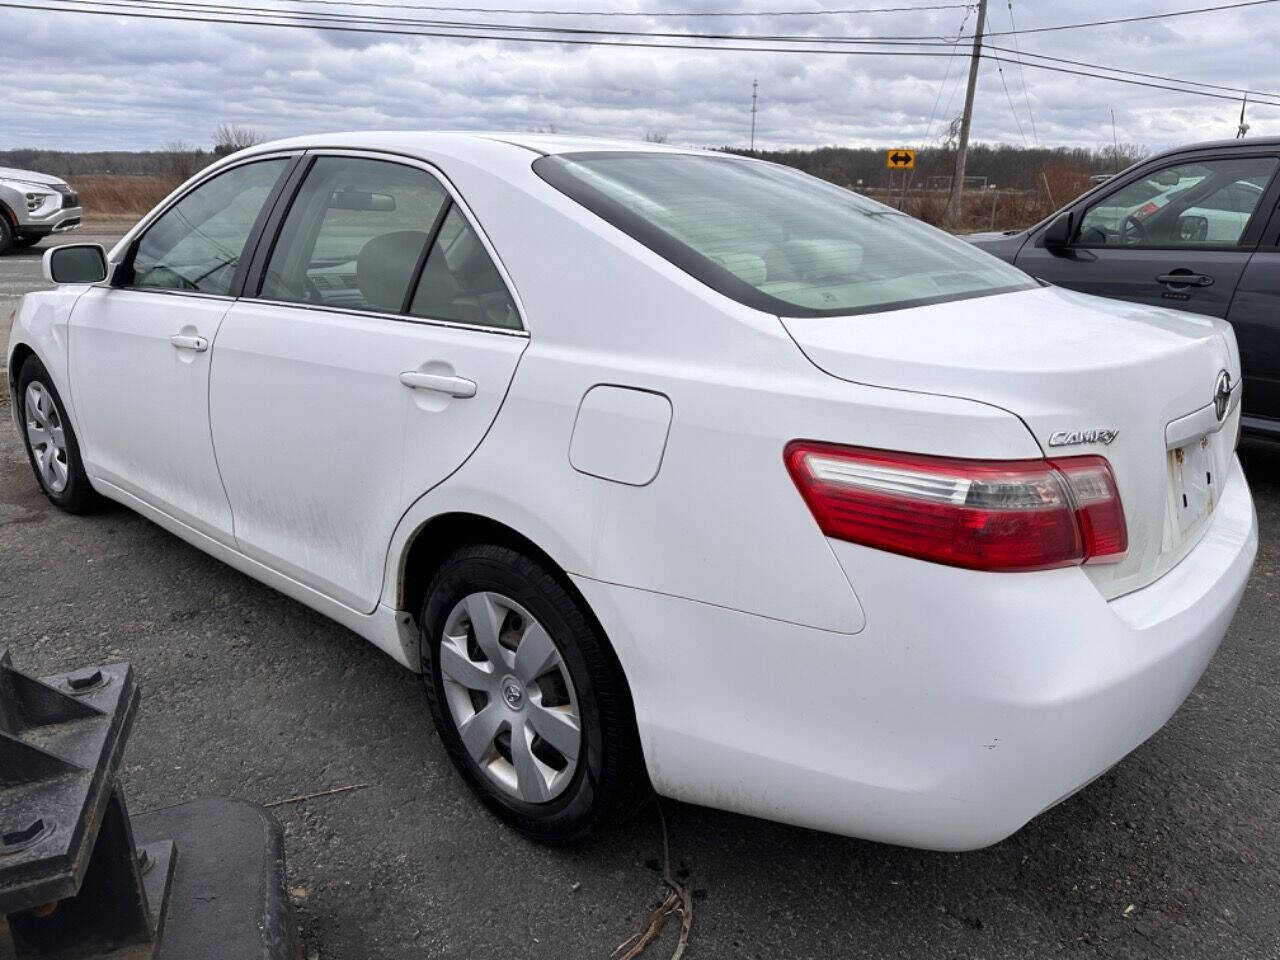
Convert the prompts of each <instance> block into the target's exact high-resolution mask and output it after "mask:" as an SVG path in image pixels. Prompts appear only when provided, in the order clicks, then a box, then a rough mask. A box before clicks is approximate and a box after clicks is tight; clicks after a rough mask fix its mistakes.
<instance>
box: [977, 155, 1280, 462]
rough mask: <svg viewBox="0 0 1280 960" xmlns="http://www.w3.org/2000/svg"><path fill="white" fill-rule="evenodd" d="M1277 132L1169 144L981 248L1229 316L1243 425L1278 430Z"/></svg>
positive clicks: (1077, 285) (1098, 287)
mask: <svg viewBox="0 0 1280 960" xmlns="http://www.w3.org/2000/svg"><path fill="white" fill-rule="evenodd" d="M1278 164H1280V138H1277V137H1271V138H1256V139H1247V140H1226V141H1221V142H1218V143H1202V144H1195V145H1193V146H1188V147H1180V148H1178V149H1177V150H1170V151H1169V152H1167V153H1162V154H1160V155H1159V156H1157V157H1152V158H1151V159H1149V160H1144V161H1142V162H1141V163H1137V164H1135V165H1134V166H1132V167H1130V168H1129V169H1128V170H1125V171H1124V172H1123V173H1120V174H1117V175H1116V176H1115V177H1113V178H1112V179H1110V180H1108V181H1106V182H1105V183H1103V184H1102V185H1100V186H1098V187H1096V188H1094V189H1093V190H1090V191H1089V192H1088V193H1086V194H1084V195H1083V196H1082V197H1080V198H1079V199H1077V200H1073V201H1072V202H1071V203H1070V204H1068V205H1067V206H1065V207H1063V208H1062V209H1061V210H1059V211H1058V212H1057V213H1055V214H1054V215H1053V216H1051V217H1049V218H1048V219H1046V220H1044V221H1042V222H1040V223H1038V224H1036V225H1035V226H1033V227H1031V228H1030V229H1028V230H1022V231H1010V232H1007V233H1003V234H998V233H986V234H975V235H973V236H971V237H969V238H968V239H969V240H971V241H972V242H973V243H974V244H975V245H976V246H979V247H981V248H982V249H984V250H986V251H988V252H989V253H994V254H995V255H996V256H998V257H1000V258H1002V259H1004V260H1006V261H1008V262H1009V263H1012V264H1014V265H1016V266H1018V267H1021V268H1022V269H1023V270H1025V271H1026V272H1027V273H1029V274H1031V275H1032V276H1033V277H1037V278H1039V279H1041V280H1045V281H1048V282H1049V283H1053V284H1056V285H1058V286H1063V287H1068V288H1070V289H1073V290H1081V291H1083V292H1085V293H1095V294H1099V295H1102V296H1106V297H1114V298H1116V299H1120V300H1131V301H1135V302H1138V303H1151V304H1157V305H1160V306H1166V307H1174V308H1176V309H1179V310H1186V311H1190V312H1192V313H1198V314H1203V315H1205V316H1210V317H1218V318H1225V319H1226V320H1228V321H1229V322H1230V323H1231V325H1232V326H1233V327H1234V328H1235V332H1236V337H1237V338H1238V340H1239V344H1240V352H1241V354H1242V365H1243V369H1244V380H1245V392H1244V428H1245V429H1246V430H1248V431H1250V432H1253V433H1257V434H1261V435H1269V436H1273V437H1280V211H1277V204H1278V203H1280V178H1277V177H1276V169H1277V165H1278Z"/></svg>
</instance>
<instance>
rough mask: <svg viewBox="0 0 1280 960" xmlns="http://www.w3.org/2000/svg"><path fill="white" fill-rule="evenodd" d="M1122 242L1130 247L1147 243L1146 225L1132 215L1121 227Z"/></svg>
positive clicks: (1126, 218) (1125, 219)
mask: <svg viewBox="0 0 1280 960" xmlns="http://www.w3.org/2000/svg"><path fill="white" fill-rule="evenodd" d="M1120 242H1121V243H1123V244H1125V245H1126V246H1130V247H1133V246H1137V245H1138V244H1141V243H1146V242H1147V228H1146V225H1145V224H1144V223H1143V222H1142V221H1141V220H1139V219H1138V218H1137V217H1136V216H1135V215H1134V214H1132V213H1131V214H1129V215H1128V216H1127V217H1125V218H1124V223H1122V224H1121V225H1120Z"/></svg>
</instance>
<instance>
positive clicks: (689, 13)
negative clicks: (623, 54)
mask: <svg viewBox="0 0 1280 960" xmlns="http://www.w3.org/2000/svg"><path fill="white" fill-rule="evenodd" d="M289 2H290V3H312V4H323V5H325V6H333V7H382V8H384V9H395V10H443V11H447V12H450V13H514V14H530V15H538V16H548V17H652V18H654V19H658V18H662V17H841V16H849V15H858V14H864V13H914V12H916V11H919V10H959V9H961V8H962V7H963V8H969V9H972V7H973V4H972V3H933V4H927V5H919V6H904V7H850V8H847V9H842V10H839V9H838V10H535V9H527V8H517V7H450V6H443V5H440V4H432V3H377V2H374V0H289Z"/></svg>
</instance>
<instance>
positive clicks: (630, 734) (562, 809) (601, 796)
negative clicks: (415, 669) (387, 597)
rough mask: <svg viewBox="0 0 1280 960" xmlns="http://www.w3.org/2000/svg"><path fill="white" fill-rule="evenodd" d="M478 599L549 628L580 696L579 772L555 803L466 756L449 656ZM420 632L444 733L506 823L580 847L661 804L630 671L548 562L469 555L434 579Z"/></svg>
mask: <svg viewBox="0 0 1280 960" xmlns="http://www.w3.org/2000/svg"><path fill="white" fill-rule="evenodd" d="M478 592H490V593H496V594H501V595H502V596H504V597H506V598H509V599H510V600H513V601H515V602H516V603H517V604H519V605H520V606H521V607H523V608H524V609H525V610H526V611H527V612H528V613H529V615H530V616H531V617H533V618H534V619H535V620H536V621H537V622H538V623H539V624H541V625H542V627H543V628H544V629H545V630H546V632H547V634H548V635H549V636H550V638H551V640H552V643H553V644H554V645H555V648H556V650H557V652H558V653H559V654H560V657H561V660H562V661H563V665H564V668H565V669H566V670H567V672H568V674H569V678H570V680H571V681H572V684H573V688H574V690H575V691H576V695H577V706H578V712H579V714H580V717H579V720H580V726H581V730H582V742H581V746H580V749H579V754H578V761H577V767H576V769H575V770H574V771H573V773H572V777H571V779H570V780H569V781H568V784H567V786H564V787H563V788H562V792H560V793H559V794H558V795H556V796H554V797H553V798H552V799H550V800H546V801H543V802H538V803H530V802H526V801H524V800H522V799H519V798H517V797H514V796H512V795H511V794H510V793H507V792H504V791H503V790H501V789H499V787H498V786H496V785H495V784H494V783H493V781H491V780H490V779H489V777H488V776H487V775H486V774H485V773H484V772H483V771H482V770H481V769H480V766H479V764H477V762H476V761H475V760H473V759H472V757H471V755H470V754H469V753H468V751H467V749H466V748H465V747H464V746H463V743H462V738H461V736H460V735H459V733H458V727H457V725H456V723H455V721H454V717H453V714H452V712H451V710H450V707H449V703H448V701H447V700H446V693H445V686H444V683H445V681H444V678H443V676H442V674H441V670H440V654H439V651H440V645H441V638H442V637H443V635H444V629H445V624H446V621H447V619H448V618H449V615H450V613H451V612H452V611H453V609H454V607H455V606H456V605H457V604H458V603H459V602H461V601H462V600H463V599H464V598H465V597H467V596H469V595H471V594H474V593H478ZM419 622H420V624H421V627H420V639H421V654H422V678H423V683H424V685H425V687H426V691H427V700H428V702H429V703H430V705H431V714H432V717H433V718H434V720H435V724H436V729H437V730H438V731H439V733H440V738H441V740H442V741H443V742H444V745H445V749H446V750H447V751H448V753H449V757H450V759H451V760H452V761H453V763H454V766H455V767H457V769H458V771H459V773H461V775H462V777H463V779H464V780H466V782H467V784H468V786H470V787H471V789H472V790H473V791H474V792H475V793H476V795H477V796H478V797H479V798H480V800H481V801H482V802H483V803H484V804H485V806H487V807H488V808H489V810H490V811H491V812H493V813H494V814H495V815H497V816H498V817H499V818H500V819H502V820H504V821H505V822H506V823H508V824H509V825H510V826H512V827H513V828H515V829H516V830H517V831H519V832H520V833H522V834H524V835H525V836H527V837H529V838H530V839H533V840H537V841H540V842H542V843H549V844H565V843H572V842H576V841H581V840H585V839H587V838H588V837H589V836H591V835H592V834H593V833H595V832H597V831H598V830H599V829H600V828H601V827H602V826H604V825H606V824H608V823H612V822H616V821H618V820H621V819H625V818H626V817H627V816H630V815H631V814H633V813H634V812H635V811H636V810H637V809H638V808H639V807H640V806H641V805H642V804H643V803H644V801H646V800H647V799H648V798H649V797H650V796H651V795H652V792H651V788H650V787H649V781H648V776H647V774H646V772H645V766H644V759H643V756H642V753H641V750H640V744H639V738H638V736H637V735H636V732H635V721H634V717H635V714H634V709H633V707H632V705H631V696H630V693H629V691H628V689H627V685H626V681H625V679H624V678H623V676H622V670H621V667H620V666H619V665H618V662H617V659H616V657H615V656H614V654H613V651H612V649H611V648H610V647H609V645H608V642H607V641H606V640H605V639H604V637H603V635H602V633H601V631H600V628H599V626H598V625H597V624H596V622H595V618H594V617H592V616H591V614H590V612H589V611H588V610H586V609H585V608H584V607H583V605H582V602H581V600H579V599H578V598H577V597H576V596H575V595H574V594H573V593H572V592H571V588H570V587H569V585H568V583H567V582H566V581H564V580H562V579H561V576H559V575H557V573H556V572H555V571H553V570H551V569H548V568H547V566H546V565H545V564H544V563H543V562H542V561H540V560H536V559H533V558H531V557H529V556H526V555H525V554H523V553H520V552H518V551H516V550H513V549H511V548H509V547H505V546H497V545H492V544H484V545H474V546H468V547H463V548H461V549H459V550H457V551H456V552H455V553H453V554H452V555H451V556H450V557H449V558H448V559H446V560H445V562H444V563H443V564H442V565H441V567H440V569H439V571H438V572H437V573H436V575H435V577H434V578H433V579H432V581H431V584H430V586H429V588H428V590H427V598H426V601H425V602H424V604H423V610H422V617H421V619H420V621H419Z"/></svg>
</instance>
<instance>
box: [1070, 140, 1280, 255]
mask: <svg viewBox="0 0 1280 960" xmlns="http://www.w3.org/2000/svg"><path fill="white" fill-rule="evenodd" d="M1275 170H1276V159H1275V158H1274V157H1238V158H1234V159H1224V160H1203V161H1198V162H1195V163H1180V164H1176V165H1174V166H1170V167H1165V168H1163V169H1162V170H1157V171H1155V172H1154V173H1152V174H1151V175H1150V176H1147V177H1144V178H1143V179H1141V180H1136V181H1134V182H1133V183H1128V184H1126V185H1125V186H1123V187H1121V188H1120V189H1119V190H1116V191H1115V192H1114V193H1111V194H1109V195H1107V196H1105V197H1103V198H1102V199H1100V200H1098V201H1097V202H1096V203H1094V204H1093V205H1092V206H1091V207H1089V209H1088V210H1086V211H1085V214H1084V217H1082V218H1081V221H1080V229H1079V231H1078V232H1077V234H1076V237H1075V242H1076V243H1078V244H1081V245H1084V246H1111V245H1122V246H1138V247H1169V246H1174V247H1176V246H1195V245H1205V246H1236V245H1238V244H1239V243H1240V239H1241V237H1242V236H1243V235H1244V231H1245V227H1247V226H1248V225H1249V220H1250V219H1251V218H1252V217H1253V214H1254V211H1255V210H1257V208H1258V204H1259V203H1260V202H1261V201H1262V195H1263V193H1265V192H1266V188H1267V184H1268V183H1269V182H1270V181H1271V176H1272V174H1274V173H1275Z"/></svg>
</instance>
